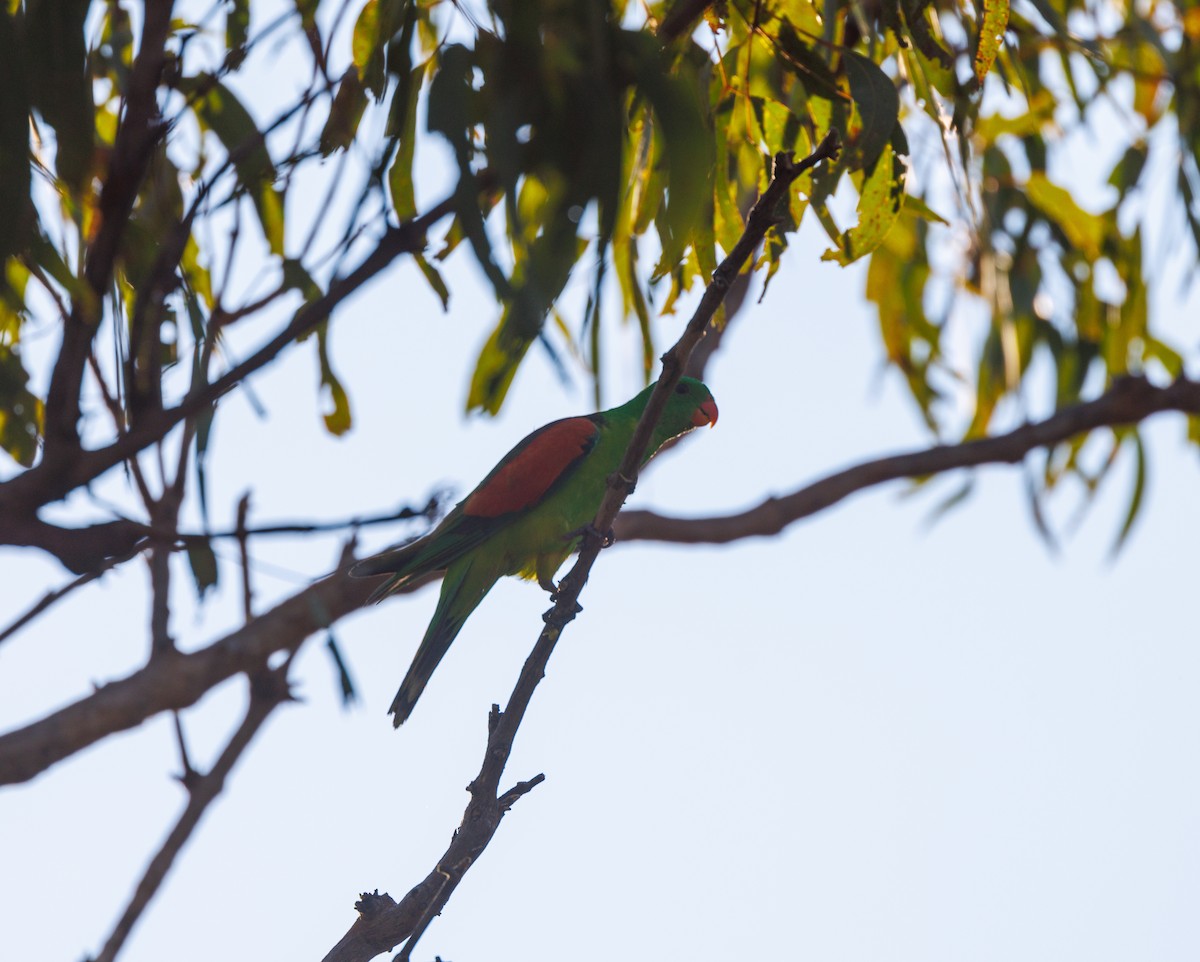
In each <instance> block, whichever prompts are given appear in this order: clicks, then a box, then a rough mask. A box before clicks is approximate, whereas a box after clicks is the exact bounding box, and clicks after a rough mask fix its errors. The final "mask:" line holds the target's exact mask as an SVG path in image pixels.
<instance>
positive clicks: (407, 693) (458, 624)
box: [380, 562, 496, 728]
mask: <svg viewBox="0 0 1200 962" xmlns="http://www.w3.org/2000/svg"><path fill="white" fill-rule="evenodd" d="M472 567H473V566H472V564H471V563H470V562H467V563H466V564H464V565H462V566H459V565H453V566H451V568H450V569H449V570H448V571H447V572H446V577H445V580H443V581H442V593H441V596H440V597H439V598H438V604H437V610H436V611H434V613H433V620H432V621H430V622H429V627H428V628H427V629H426V631H425V637H424V638H422V639H421V647H420V648H418V649H417V653H416V655H415V656H414V657H413V660H412V664H411V665H410V666H409V668H408V674H406V675H405V676H404V681H403V682H401V683H400V690H399V691H398V692H396V697H395V698H394V699H393V700H392V707H391V708H389V709H388V712H389V714H391V715H392V716H393V717H392V724H393V725H394V726H395V727H396V728H399V727H400V726H401V725H402V724H404V722H405V721H406V720H407V719H408V716H409V715H411V714H412V710H413V706H414V705H415V704H416V703H417V699H418V698H420V697H421V692H423V691H424V690H425V686H426V685H427V684H428V683H429V679H430V678H431V677H432V675H433V672H434V669H435V668H437V666H438V663H439V662H441V660H442V658H443V657H444V656H445V654H446V652H447V651H448V650H449V649H450V644H451V642H453V641H454V639H455V638H456V637H458V633H459V632H460V631H461V630H462V626H463V625H464V624H465V623H466V620H467V618H468V617H469V616H470V614H471V612H472V611H474V610H475V609H476V607H478V605H479V602H481V601H482V600H483V596H484V595H486V594H487V593H488V591H489V590H491V587H492V585H494V584H495V583H496V576H495V575H490V576H489V575H486V574H483V573H480V574H478V575H473V573H472ZM389 584H390V582H389ZM387 587H388V585H384V588H387ZM380 590H383V589H380Z"/></svg>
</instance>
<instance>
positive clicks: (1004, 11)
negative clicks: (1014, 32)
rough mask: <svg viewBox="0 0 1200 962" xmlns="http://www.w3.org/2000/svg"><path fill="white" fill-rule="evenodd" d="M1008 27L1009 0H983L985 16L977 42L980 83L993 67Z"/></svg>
mask: <svg viewBox="0 0 1200 962" xmlns="http://www.w3.org/2000/svg"><path fill="white" fill-rule="evenodd" d="M1007 29H1008V0H983V16H982V17H980V20H979V36H978V38H977V39H976V43H975V79H976V81H978V82H979V83H983V81H984V79H985V78H986V77H987V75H988V71H989V70H991V69H992V64H993V63H994V62H995V60H996V54H998V53H999V52H1000V44H1001V42H1003V40H1004V31H1005V30H1007Z"/></svg>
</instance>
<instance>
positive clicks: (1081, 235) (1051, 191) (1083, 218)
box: [1025, 170, 1106, 260]
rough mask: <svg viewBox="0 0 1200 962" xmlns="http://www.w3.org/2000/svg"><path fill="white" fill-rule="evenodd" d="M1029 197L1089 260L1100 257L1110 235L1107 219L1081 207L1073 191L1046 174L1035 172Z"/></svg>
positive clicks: (1028, 184)
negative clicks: (1106, 225) (1106, 226)
mask: <svg viewBox="0 0 1200 962" xmlns="http://www.w3.org/2000/svg"><path fill="white" fill-rule="evenodd" d="M1025 195H1026V196H1027V197H1028V198H1029V200H1030V202H1032V203H1033V204H1034V206H1036V207H1037V208H1038V209H1039V210H1040V211H1041V212H1042V213H1043V214H1045V215H1046V216H1047V217H1048V218H1049V219H1050V220H1051V221H1052V222H1053V223H1054V224H1055V225H1056V226H1057V227H1058V228H1059V229H1060V230H1061V231H1062V232H1063V234H1065V235H1066V237H1067V240H1068V241H1069V242H1070V243H1071V244H1072V245H1073V246H1074V247H1075V248H1076V249H1078V250H1080V251H1082V252H1083V254H1084V255H1085V256H1086V257H1087V258H1088V260H1095V259H1096V258H1097V257H1099V256H1100V249H1101V245H1102V244H1103V242H1104V235H1105V233H1106V228H1105V225H1104V220H1103V218H1101V217H1098V216H1097V215H1096V214H1090V213H1088V212H1087V211H1086V210H1084V209H1083V208H1082V207H1080V206H1079V204H1078V202H1077V201H1076V200H1075V198H1074V197H1072V196H1071V192H1070V191H1068V190H1066V189H1065V188H1063V187H1059V186H1058V185H1057V184H1055V183H1054V182H1053V181H1051V180H1050V178H1049V177H1047V176H1046V174H1045V173H1043V172H1042V171H1040V170H1035V171H1033V172H1032V173H1031V174H1030V175H1029V180H1028V182H1027V183H1026V184H1025Z"/></svg>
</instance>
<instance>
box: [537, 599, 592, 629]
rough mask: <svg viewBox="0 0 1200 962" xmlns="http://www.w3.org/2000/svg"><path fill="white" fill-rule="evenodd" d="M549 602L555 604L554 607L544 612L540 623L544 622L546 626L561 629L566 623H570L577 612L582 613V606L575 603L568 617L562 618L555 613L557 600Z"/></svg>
mask: <svg viewBox="0 0 1200 962" xmlns="http://www.w3.org/2000/svg"><path fill="white" fill-rule="evenodd" d="M551 600H552V601H554V602H555V607H553V608H551V609H550V610H549V611H547V612H545V613H544V614H543V615H542V621H544V622H545V623H546V624H548V625H556V626H557V627H559V628H561V627H562V626H563V625H565V624H566V623H567V622H568V621H570V620H571V619H572V618H574V617H575V616H576V615H577V614H579V612H581V611H583V605H581V604H580V603H579V602H578V601H577V602H575V610H574V611H573V612H572V613H571V614H570V615H569V616H567V617H563V616H561V615H556V612H557V611H558V607H557V604H558V600H557V598H551Z"/></svg>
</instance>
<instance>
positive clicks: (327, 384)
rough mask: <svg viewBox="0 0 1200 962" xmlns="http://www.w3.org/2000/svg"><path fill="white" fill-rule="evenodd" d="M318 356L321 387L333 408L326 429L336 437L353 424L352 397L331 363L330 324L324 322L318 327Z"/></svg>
mask: <svg viewBox="0 0 1200 962" xmlns="http://www.w3.org/2000/svg"><path fill="white" fill-rule="evenodd" d="M317 358H318V360H319V361H320V364H321V387H322V389H323V390H324V391H325V392H327V398H328V401H329V403H330V404H331V408H330V410H329V411H327V412H326V413H325V415H324V419H325V430H327V431H328V432H329V433H330V434H332V435H334V436H335V437H341V436H342V435H343V434H345V433H346V432H347V431H349V430H350V428H351V427H352V426H353V423H354V422H353V419H352V417H351V415H350V399H349V398H348V397H347V396H346V389H345V388H344V387H342V382H341V381H339V380H338V377H337V375H336V374H334V372H333V366H332V365H331V364H330V363H329V324H328V322H326V323H323V324H321V325H319V326H318V327H317Z"/></svg>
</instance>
